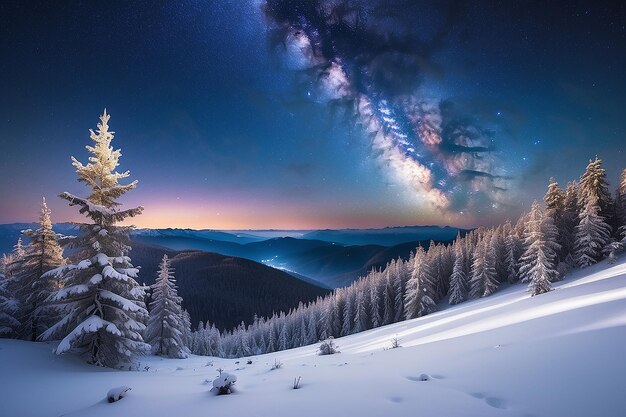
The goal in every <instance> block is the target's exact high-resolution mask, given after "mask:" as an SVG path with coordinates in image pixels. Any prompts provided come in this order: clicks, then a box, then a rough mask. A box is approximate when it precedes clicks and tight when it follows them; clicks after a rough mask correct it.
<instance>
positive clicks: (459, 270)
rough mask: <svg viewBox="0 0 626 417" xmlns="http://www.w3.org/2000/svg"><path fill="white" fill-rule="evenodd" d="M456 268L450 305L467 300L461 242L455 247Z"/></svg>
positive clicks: (451, 280) (452, 278) (451, 288)
mask: <svg viewBox="0 0 626 417" xmlns="http://www.w3.org/2000/svg"><path fill="white" fill-rule="evenodd" d="M454 256H455V258H454V267H453V268H452V275H451V276H450V298H449V301H450V304H452V305H454V304H458V303H461V302H463V301H465V300H466V299H467V276H466V275H465V270H464V268H463V265H464V264H465V258H464V255H463V249H462V247H461V244H460V242H459V243H457V244H456V245H455V247H454Z"/></svg>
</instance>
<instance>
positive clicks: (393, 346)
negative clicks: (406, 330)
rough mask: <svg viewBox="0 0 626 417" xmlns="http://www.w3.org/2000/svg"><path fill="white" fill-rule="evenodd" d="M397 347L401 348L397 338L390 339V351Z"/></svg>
mask: <svg viewBox="0 0 626 417" xmlns="http://www.w3.org/2000/svg"><path fill="white" fill-rule="evenodd" d="M399 347H402V345H401V344H400V339H398V336H396V337H394V338H393V339H391V348H390V349H395V348H399Z"/></svg>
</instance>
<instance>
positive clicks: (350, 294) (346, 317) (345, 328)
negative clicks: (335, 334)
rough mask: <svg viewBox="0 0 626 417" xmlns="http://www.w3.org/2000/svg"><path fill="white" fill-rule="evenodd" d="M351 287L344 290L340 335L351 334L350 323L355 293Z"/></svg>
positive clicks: (352, 315)
mask: <svg viewBox="0 0 626 417" xmlns="http://www.w3.org/2000/svg"><path fill="white" fill-rule="evenodd" d="M352 288H353V287H349V288H348V291H347V292H346V302H345V304H344V308H343V323H342V326H341V335H342V336H347V335H349V334H352V323H354V301H355V300H354V299H355V294H354V291H353V290H352Z"/></svg>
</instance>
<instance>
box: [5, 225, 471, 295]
mask: <svg viewBox="0 0 626 417" xmlns="http://www.w3.org/2000/svg"><path fill="white" fill-rule="evenodd" d="M28 227H35V225H34V224H19V225H0V251H4V252H7V251H10V250H11V247H12V245H13V244H14V243H15V240H16V239H17V237H18V235H19V230H21V229H23V228H28ZM55 230H57V231H58V232H59V233H63V234H76V233H77V230H76V228H75V226H73V225H69V224H58V225H55ZM466 232H467V231H466V230H463V229H458V228H454V227H438V226H407V227H389V228H384V229H343V230H318V231H312V232H311V231H310V232H306V233H304V232H303V231H293V232H292V233H291V234H292V235H294V236H296V235H302V237H300V238H296V237H274V238H264V237H261V236H256V235H254V234H253V231H242V232H238V231H234V232H223V231H216V230H192V229H140V230H136V231H134V232H133V234H132V239H133V242H135V244H144V245H148V246H153V245H156V246H160V247H166V248H169V249H170V250H174V251H190V250H201V251H206V252H214V253H219V254H222V255H225V256H234V257H239V258H245V259H249V260H252V261H256V262H260V263H263V264H265V265H268V266H271V267H273V268H277V269H281V270H283V271H285V272H287V273H289V274H291V275H292V276H295V277H297V278H300V279H301V280H303V281H305V282H309V283H313V284H318V285H320V286H322V287H329V288H337V287H341V286H345V285H348V284H350V283H351V282H352V281H354V280H355V279H357V278H358V277H360V276H362V275H364V274H366V273H367V271H369V270H370V269H371V268H378V267H382V266H384V265H385V264H386V263H387V262H389V261H390V260H392V259H394V258H398V257H402V258H404V259H406V258H407V257H408V256H409V254H410V252H411V251H413V250H415V248H416V247H417V245H418V244H421V245H422V246H427V245H428V243H429V242H430V240H434V241H435V242H450V241H452V240H453V239H454V238H455V237H456V235H457V234H458V233H461V235H464V234H465V233H466ZM259 233H260V234H265V236H268V235H274V234H276V233H285V234H289V233H290V232H289V231H274V230H270V231H261V232H259ZM5 236H9V237H6V238H5ZM3 239H4V241H3Z"/></svg>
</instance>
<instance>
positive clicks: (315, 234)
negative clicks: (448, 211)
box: [302, 226, 467, 246]
mask: <svg viewBox="0 0 626 417" xmlns="http://www.w3.org/2000/svg"><path fill="white" fill-rule="evenodd" d="M459 232H461V233H462V234H465V233H466V232H467V230H465V229H459V228H457V227H450V226H445V227H440V226H404V227H385V228H383V229H341V230H330V229H327V230H316V231H312V232H309V233H305V234H304V235H303V236H302V238H303V239H316V240H323V241H326V242H335V243H339V244H342V245H380V246H395V245H399V244H402V243H406V242H415V241H425V240H434V241H448V240H453V239H454V238H455V237H456V235H457V234H458V233H459Z"/></svg>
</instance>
